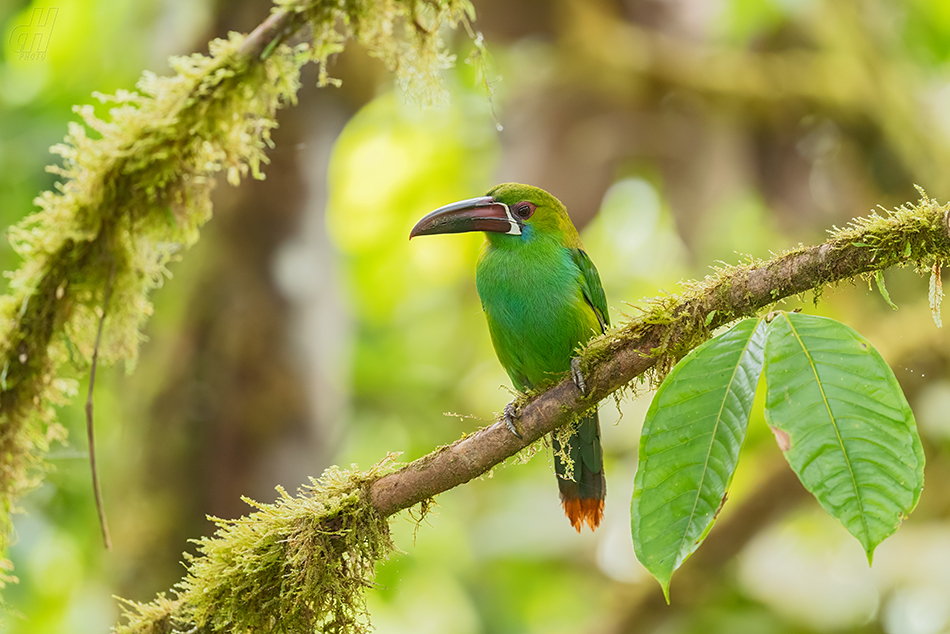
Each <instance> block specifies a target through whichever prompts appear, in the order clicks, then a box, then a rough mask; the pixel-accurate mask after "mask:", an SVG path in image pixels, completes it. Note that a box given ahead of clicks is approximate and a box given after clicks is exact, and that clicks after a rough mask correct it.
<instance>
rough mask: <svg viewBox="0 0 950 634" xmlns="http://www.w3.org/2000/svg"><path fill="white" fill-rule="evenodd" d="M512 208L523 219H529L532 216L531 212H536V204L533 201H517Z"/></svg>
mask: <svg viewBox="0 0 950 634" xmlns="http://www.w3.org/2000/svg"><path fill="white" fill-rule="evenodd" d="M512 209H513V210H514V212H515V215H516V216H518V217H519V218H521V219H522V220H527V219H528V218H530V217H531V214H533V213H534V210H535V206H534V204H533V203H529V202H528V201H526V200H523V201H521V202H520V203H516V204H515V206H514V207H512Z"/></svg>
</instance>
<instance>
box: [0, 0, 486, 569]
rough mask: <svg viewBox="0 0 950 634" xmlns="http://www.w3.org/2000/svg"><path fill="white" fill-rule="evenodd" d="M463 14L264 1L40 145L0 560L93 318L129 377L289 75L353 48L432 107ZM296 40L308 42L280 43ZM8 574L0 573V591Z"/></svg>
mask: <svg viewBox="0 0 950 634" xmlns="http://www.w3.org/2000/svg"><path fill="white" fill-rule="evenodd" d="M471 17H473V14H472V8H471V5H470V3H469V1H468V0H384V1H382V2H349V1H347V2H337V1H335V0H309V1H308V0H278V2H277V7H276V8H275V12H274V13H273V15H272V16H271V17H270V18H269V19H268V20H266V21H265V22H264V23H263V24H262V25H261V27H260V28H258V29H257V30H255V31H254V32H253V33H252V34H251V35H250V36H248V37H244V36H242V35H239V34H236V33H235V34H231V35H230V37H229V38H228V39H226V40H215V41H213V42H211V43H210V44H209V54H208V55H200V54H195V55H191V56H188V57H177V58H173V59H171V60H170V64H171V67H172V69H173V71H174V74H173V75H171V76H169V77H157V76H156V75H154V74H152V73H145V74H144V75H143V76H142V79H141V80H140V81H139V83H138V85H137V89H138V92H128V91H120V92H119V93H117V94H116V95H113V96H106V95H96V96H97V97H98V98H99V100H100V101H101V102H102V103H111V104H113V106H114V107H113V108H112V109H111V110H110V111H109V117H108V120H103V119H100V118H98V117H97V116H96V114H95V112H94V109H93V108H92V106H83V107H78V108H76V109H75V112H76V113H77V114H78V115H79V116H80V117H81V119H82V120H83V124H80V123H72V124H70V126H69V134H68V135H67V136H66V139H65V141H64V143H62V144H60V145H57V146H55V147H54V148H53V152H54V153H57V154H59V155H60V156H61V157H62V159H63V160H62V165H61V166H53V167H51V168H49V169H50V171H51V172H53V173H55V174H58V175H59V176H61V177H62V180H61V182H59V183H57V186H56V191H55V192H44V193H43V194H42V195H41V196H40V197H38V198H37V199H36V204H37V205H38V206H39V208H40V210H39V211H38V212H37V213H34V214H33V215H31V216H29V217H27V218H26V219H25V220H23V221H22V222H21V223H20V224H19V225H17V226H16V227H14V228H12V229H11V230H10V232H9V234H10V241H11V243H12V245H13V247H14V249H15V250H16V251H17V253H18V254H19V255H20V256H21V257H22V258H23V264H22V265H21V267H20V268H19V270H17V271H16V272H15V273H13V274H12V276H11V281H10V285H9V292H8V293H7V294H6V295H5V296H3V297H2V298H0V552H2V551H3V550H5V547H6V545H7V541H8V535H9V532H10V523H9V521H10V520H9V516H10V513H11V511H12V510H13V507H14V503H15V500H16V498H17V497H18V496H20V495H22V494H23V493H24V492H25V491H27V490H29V489H30V488H31V487H32V486H34V485H35V484H36V483H37V482H38V481H39V479H40V478H41V477H42V473H43V456H44V454H45V453H46V451H47V449H48V447H49V445H50V443H51V442H53V441H55V440H58V439H61V438H63V436H64V431H63V429H62V428H61V427H60V426H59V425H58V424H57V423H56V419H55V412H54V410H53V405H54V404H60V403H64V402H65V401H66V400H67V399H68V398H69V397H71V396H73V395H74V394H75V392H76V385H75V381H74V380H73V378H72V377H74V376H75V375H76V373H77V372H83V371H86V370H88V369H89V367H90V366H89V363H90V361H89V360H90V358H91V356H92V354H93V350H94V349H96V338H97V337H96V332H97V325H98V321H99V319H98V315H99V314H100V313H99V311H101V312H102V313H103V314H105V315H107V316H106V318H105V320H104V322H105V328H104V330H103V336H102V341H101V345H100V346H98V353H99V361H100V363H114V362H116V361H119V360H124V361H126V363H127V364H129V365H130V366H131V365H132V364H134V362H135V359H136V354H137V350H138V344H139V341H140V340H141V335H140V328H141V326H142V324H143V323H144V321H145V320H146V319H147V317H148V316H149V315H150V313H151V305H150V304H149V301H148V294H149V292H150V291H151V290H152V289H153V288H155V287H156V286H158V285H159V284H161V282H162V280H163V277H164V273H165V266H166V264H167V263H168V262H169V260H170V259H171V258H172V257H173V255H174V254H175V253H176V252H177V251H179V250H180V249H181V248H183V247H187V246H189V245H191V244H192V243H194V242H195V241H196V240H197V239H198V231H199V229H200V227H201V226H202V225H203V224H204V223H205V222H206V221H207V220H208V219H209V218H210V216H211V190H212V187H213V185H214V179H215V177H216V175H218V174H219V173H221V172H224V173H225V174H226V176H227V179H228V181H229V182H231V183H232V184H235V185H236V184H238V183H239V182H240V181H241V180H242V179H243V178H245V177H247V176H253V177H255V178H263V174H262V172H261V166H262V165H263V164H266V163H267V156H266V154H265V150H266V148H268V147H269V146H270V145H271V140H270V133H271V131H272V130H273V128H275V127H276V125H277V123H276V121H275V119H274V117H275V115H276V112H277V110H278V109H279V108H280V107H282V106H284V105H286V104H289V103H293V102H294V100H295V99H296V92H297V89H298V88H299V71H300V68H301V66H302V65H303V64H305V63H307V62H310V61H313V62H316V63H317V64H318V65H319V66H320V81H321V83H323V84H327V83H332V82H333V80H332V78H330V77H329V76H328V74H327V70H326V65H327V60H328V59H329V57H330V56H331V55H334V54H337V53H339V52H341V51H342V50H343V48H344V46H345V44H346V43H347V41H348V40H349V39H350V38H355V39H357V40H359V41H360V42H361V43H362V44H363V45H364V47H365V48H366V49H367V50H368V51H369V53H370V54H371V55H374V56H376V57H378V58H380V59H381V60H382V61H384V62H385V63H386V64H387V65H388V66H389V67H390V68H391V69H392V70H393V72H394V73H395V74H396V76H397V79H398V80H399V81H400V83H401V84H403V85H404V86H405V87H406V88H407V89H408V90H410V91H412V94H413V95H415V96H416V97H417V98H419V99H420V100H421V101H433V100H437V99H439V97H440V95H441V94H442V93H441V91H442V88H441V86H440V84H439V79H438V73H439V71H440V70H442V69H443V68H446V67H447V66H449V65H450V64H451V63H452V61H453V58H452V56H451V55H450V54H449V53H448V52H447V50H446V48H445V46H444V44H443V42H442V40H441V39H440V37H439V35H438V33H439V30H440V27H441V26H442V25H449V26H450V27H453V28H454V27H455V26H457V24H458V23H459V22H460V21H465V20H468V19H470V18H471ZM304 30H307V31H309V32H311V34H312V35H311V38H310V41H309V42H304V43H301V44H298V45H295V46H289V45H288V44H287V43H286V42H288V41H289V39H290V37H291V36H294V35H295V34H299V33H301V32H302V31H304ZM110 279H111V280H112V282H111V284H110V283H109V282H108V280H110ZM106 288H110V289H111V294H110V295H109V297H108V303H106V302H105V301H104V300H105V297H104V295H105V289H106ZM8 568H9V562H6V561H2V560H0V570H5V569H8ZM9 579H10V578H9V577H8V576H4V575H3V574H2V573H0V586H2V585H3V583H4V582H6V581H8V580H9Z"/></svg>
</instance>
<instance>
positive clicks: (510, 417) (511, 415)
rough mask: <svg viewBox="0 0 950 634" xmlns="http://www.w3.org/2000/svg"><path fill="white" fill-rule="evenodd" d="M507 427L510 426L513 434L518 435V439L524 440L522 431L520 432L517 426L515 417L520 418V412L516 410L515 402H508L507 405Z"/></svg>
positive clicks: (509, 428) (509, 429)
mask: <svg viewBox="0 0 950 634" xmlns="http://www.w3.org/2000/svg"><path fill="white" fill-rule="evenodd" d="M504 418H505V427H507V428H508V431H510V432H511V433H512V434H514V435H515V436H517V437H518V440H524V438H523V437H522V436H521V434H520V433H518V428H517V427H515V419H516V418H519V416H518V412H517V411H515V406H514V403H508V404H507V405H505V416H504Z"/></svg>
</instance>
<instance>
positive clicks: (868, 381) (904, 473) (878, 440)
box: [765, 313, 924, 563]
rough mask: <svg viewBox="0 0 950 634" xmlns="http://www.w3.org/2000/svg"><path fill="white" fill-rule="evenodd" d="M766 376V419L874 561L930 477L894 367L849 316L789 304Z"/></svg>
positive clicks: (773, 332)
mask: <svg viewBox="0 0 950 634" xmlns="http://www.w3.org/2000/svg"><path fill="white" fill-rule="evenodd" d="M765 380H766V386H767V389H766V405H765V419H766V421H767V422H768V424H769V425H770V426H771V427H772V429H773V431H775V432H776V438H777V439H779V441H780V442H779V445H780V447H781V448H782V450H783V452H784V453H785V457H786V459H787V460H788V462H789V464H790V465H791V466H792V469H793V470H794V471H795V473H796V474H797V475H798V477H799V479H800V480H801V481H802V484H803V485H805V488H806V489H808V490H809V491H810V492H811V493H812V494H813V495H814V496H815V497H816V498H817V499H818V502H820V503H821V505H822V506H823V507H824V508H825V510H826V511H828V513H830V514H831V515H832V516H833V517H835V518H837V519H838V520H839V521H840V522H841V523H842V524H844V526H845V528H847V529H848V531H849V532H850V533H851V534H852V535H854V536H855V537H856V538H857V539H858V541H860V542H861V545H862V546H863V547H864V550H865V552H866V553H867V555H868V562H869V563H870V561H871V557H872V555H873V553H874V549H875V548H876V547H877V545H878V544H880V543H881V542H882V541H883V540H884V539H885V538H886V537H887V536H889V535H891V534H892V533H893V532H894V531H895V530H897V527H898V525H899V524H900V523H901V520H902V519H903V518H904V517H905V516H906V515H907V514H908V513H910V512H911V510H913V508H914V506H916V505H917V500H918V498H919V497H920V491H921V489H922V488H923V481H924V454H923V449H922V448H921V444H920V438H919V437H918V436H917V425H916V423H915V422H914V414H913V412H911V410H910V406H909V405H908V404H907V399H905V398H904V394H903V392H902V391H901V388H900V385H899V384H898V383H897V379H896V378H895V377H894V373H893V372H891V369H890V368H889V367H888V366H887V363H885V362H884V359H883V358H882V357H881V355H880V353H878V351H877V350H875V349H874V347H873V346H871V344H870V343H869V342H868V341H867V340H866V339H865V338H864V337H862V336H861V335H860V334H858V333H857V332H855V331H854V330H853V329H851V328H849V327H848V326H845V325H844V324H842V323H840V322H838V321H835V320H833V319H828V318H825V317H814V316H810V315H801V314H797V313H780V314H778V315H777V316H776V317H775V318H774V319H773V320H772V323H771V324H770V326H769V329H768V337H767V342H766V346H765Z"/></svg>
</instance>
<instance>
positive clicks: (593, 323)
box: [409, 183, 610, 533]
mask: <svg viewBox="0 0 950 634" xmlns="http://www.w3.org/2000/svg"><path fill="white" fill-rule="evenodd" d="M471 231H482V232H484V234H485V237H486V241H485V244H484V247H483V249H482V252H481V255H480V256H479V259H478V264H477V266H476V274H475V285H476V288H477V290H478V295H479V299H480V300H481V303H482V309H483V311H484V313H485V317H486V319H487V321H488V330H489V333H490V334H491V340H492V344H493V346H494V348H495V354H496V355H497V357H498V360H499V361H500V362H501V365H502V366H503V367H504V369H505V371H506V372H507V373H508V376H509V377H510V378H511V381H512V383H513V384H514V386H515V388H517V389H518V390H519V391H521V392H526V391H529V390H538V389H543V388H545V387H546V386H549V385H551V384H552V383H554V382H555V381H557V380H559V379H560V378H561V377H563V376H564V375H566V374H567V373H568V372H570V373H571V375H572V376H573V377H574V381H575V383H576V384H577V385H578V387H579V388H580V389H581V391H582V392H584V391H586V386H585V385H584V381H583V376H582V374H581V371H580V365H579V363H578V362H577V358H576V351H577V349H578V348H579V347H580V346H582V345H584V344H585V343H586V342H588V341H589V340H590V339H591V338H592V337H594V336H595V335H597V334H600V333H603V332H606V330H607V328H608V327H609V325H610V322H609V318H608V315H607V298H606V296H605V294H604V289H603V286H602V285H601V282H600V275H599V274H598V272H597V268H596V267H595V266H594V263H593V262H592V261H591V259H590V257H589V256H588V255H587V253H586V252H585V251H584V247H583V245H582V244H581V239H580V235H578V233H577V229H576V228H575V227H574V223H573V222H572V221H571V218H570V216H569V215H568V213H567V209H566V207H565V206H564V204H563V203H561V201H560V200H558V199H557V198H555V197H554V196H553V195H552V194H550V193H548V192H546V191H545V190H543V189H540V188H538V187H534V186H531V185H523V184H521V183H503V184H500V185H497V186H495V187H494V188H492V189H491V190H489V191H488V193H487V194H486V195H485V196H480V197H477V198H470V199H467V200H461V201H459V202H455V203H451V204H448V205H445V206H442V207H439V208H438V209H436V210H435V211H433V212H431V213H429V214H428V215H426V216H425V217H423V218H422V219H421V220H419V222H418V223H416V225H415V226H414V227H413V228H412V231H411V232H410V234H409V239H410V240H411V239H412V238H415V237H417V236H424V235H433V234H446V233H464V232H471ZM515 417H516V415H515V412H514V408H513V406H512V405H511V404H509V405H508V407H506V408H505V420H506V423H507V424H508V427H509V429H511V431H512V432H513V433H514V434H516V435H518V436H519V437H520V434H519V433H518V431H517V428H516V426H515V425H514V418H515ZM552 445H553V449H554V470H555V473H556V475H557V479H558V489H559V493H560V498H561V505H562V507H563V509H564V513H565V515H567V518H568V519H569V520H570V522H571V526H573V527H574V528H575V529H576V530H577V532H578V533H579V532H581V527H582V526H583V525H584V524H586V525H587V526H588V527H589V528H590V530H592V531H593V530H594V529H596V528H597V526H598V525H599V524H600V523H601V521H602V519H603V516H604V500H605V498H606V493H607V484H606V479H605V477H604V458H603V449H602V446H601V442H600V423H599V420H598V415H597V410H596V408H595V409H593V410H592V411H590V412H588V413H586V414H585V415H584V416H583V417H581V418H580V419H579V420H578V421H577V425H576V433H575V434H573V435H572V436H571V438H570V440H569V441H568V442H567V443H566V446H562V445H561V443H560V441H559V440H558V437H557V435H556V434H554V435H552ZM564 456H567V457H569V461H566V460H564Z"/></svg>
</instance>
